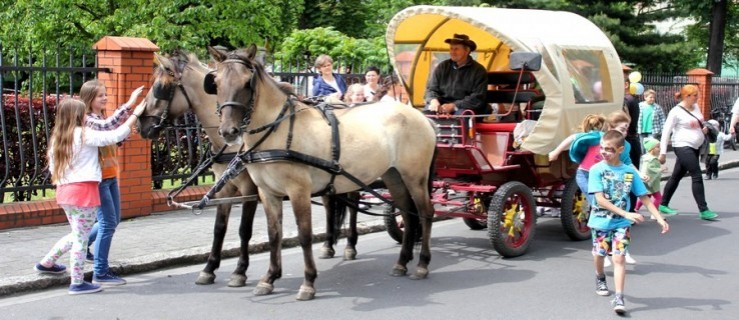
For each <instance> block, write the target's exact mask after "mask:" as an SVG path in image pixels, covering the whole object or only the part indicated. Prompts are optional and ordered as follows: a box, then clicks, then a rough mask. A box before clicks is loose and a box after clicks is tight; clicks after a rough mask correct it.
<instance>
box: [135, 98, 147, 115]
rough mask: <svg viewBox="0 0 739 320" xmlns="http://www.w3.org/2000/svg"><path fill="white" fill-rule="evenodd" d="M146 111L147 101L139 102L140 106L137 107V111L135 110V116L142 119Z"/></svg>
mask: <svg viewBox="0 0 739 320" xmlns="http://www.w3.org/2000/svg"><path fill="white" fill-rule="evenodd" d="M145 109H146V100H142V101H141V102H139V105H137V106H136V109H133V114H135V115H136V117H141V115H142V114H143V113H144V110H145Z"/></svg>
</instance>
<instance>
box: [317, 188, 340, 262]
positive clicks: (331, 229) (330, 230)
mask: <svg viewBox="0 0 739 320" xmlns="http://www.w3.org/2000/svg"><path fill="white" fill-rule="evenodd" d="M321 199H322V201H323V208H324V209H326V241H325V242H324V243H323V247H322V248H321V254H320V255H319V256H318V258H319V259H331V258H333V257H334V255H335V254H336V250H334V245H335V244H336V242H337V239H338V238H339V236H338V233H339V231H340V230H341V229H337V228H336V225H337V223H336V210H337V209H338V207H340V206H339V205H338V203H337V202H338V201H337V200H336V196H335V195H333V196H323V197H321Z"/></svg>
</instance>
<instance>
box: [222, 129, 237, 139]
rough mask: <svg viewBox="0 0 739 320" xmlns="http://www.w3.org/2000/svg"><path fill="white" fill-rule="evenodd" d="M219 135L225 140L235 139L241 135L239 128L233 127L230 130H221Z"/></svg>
mask: <svg viewBox="0 0 739 320" xmlns="http://www.w3.org/2000/svg"><path fill="white" fill-rule="evenodd" d="M218 133H220V134H221V137H224V138H226V137H234V136H236V135H238V134H239V128H236V127H231V128H228V129H221V130H218Z"/></svg>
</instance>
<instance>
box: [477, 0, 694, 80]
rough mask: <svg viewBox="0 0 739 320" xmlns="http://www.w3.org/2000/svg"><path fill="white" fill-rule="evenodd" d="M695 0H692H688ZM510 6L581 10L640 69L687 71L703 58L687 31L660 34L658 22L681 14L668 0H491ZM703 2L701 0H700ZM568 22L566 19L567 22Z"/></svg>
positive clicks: (577, 11)
mask: <svg viewBox="0 0 739 320" xmlns="http://www.w3.org/2000/svg"><path fill="white" fill-rule="evenodd" d="M686 1H691V0H686ZM486 2H487V3H489V4H491V5H495V6H499V7H508V8H532V9H548V10H563V11H570V12H574V13H577V14H579V15H581V16H583V17H585V18H587V19H588V20H590V21H592V22H593V23H594V24H595V25H597V26H598V27H600V28H601V29H602V30H603V32H604V33H605V34H606V35H607V36H608V38H609V39H610V40H611V42H612V43H613V46H614V47H615V48H616V51H617V52H618V54H619V56H620V57H621V60H622V61H623V62H624V63H627V64H631V65H634V66H635V67H636V68H638V69H640V70H648V71H656V72H674V71H678V70H679V71H685V70H687V69H690V68H694V67H695V66H696V65H697V64H698V62H699V61H700V58H701V55H700V52H699V51H698V48H699V44H698V43H697V42H695V41H694V40H692V39H688V38H686V36H685V35H672V34H659V33H658V32H657V30H656V28H655V26H654V24H653V23H654V22H658V21H662V20H664V19H666V18H669V17H675V16H678V17H680V16H681V14H682V12H677V11H675V10H672V9H671V8H670V7H669V6H668V7H665V8H662V9H655V8H660V6H659V5H663V6H664V5H665V4H668V2H669V1H666V0H652V1H636V0H622V1H616V0H516V1H513V0H503V1H498V0H487V1H486ZM696 2H700V1H696ZM563 23H564V22H563Z"/></svg>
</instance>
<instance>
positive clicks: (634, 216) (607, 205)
mask: <svg viewBox="0 0 739 320" xmlns="http://www.w3.org/2000/svg"><path fill="white" fill-rule="evenodd" d="M595 201H596V202H597V203H598V206H600V207H601V208H603V209H606V210H608V211H610V212H613V213H615V214H617V215H619V216H623V217H624V218H626V219H629V220H631V221H633V222H636V223H639V222H644V216H642V215H641V214H638V213H636V212H627V211H625V210H623V209H621V208H619V207H617V206H616V205H615V204H613V203H611V201H610V200H608V199H606V197H605V196H604V195H603V192H596V193H595ZM642 201H643V200H642ZM647 202H649V199H647ZM652 207H653V208H654V204H653V205H652Z"/></svg>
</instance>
